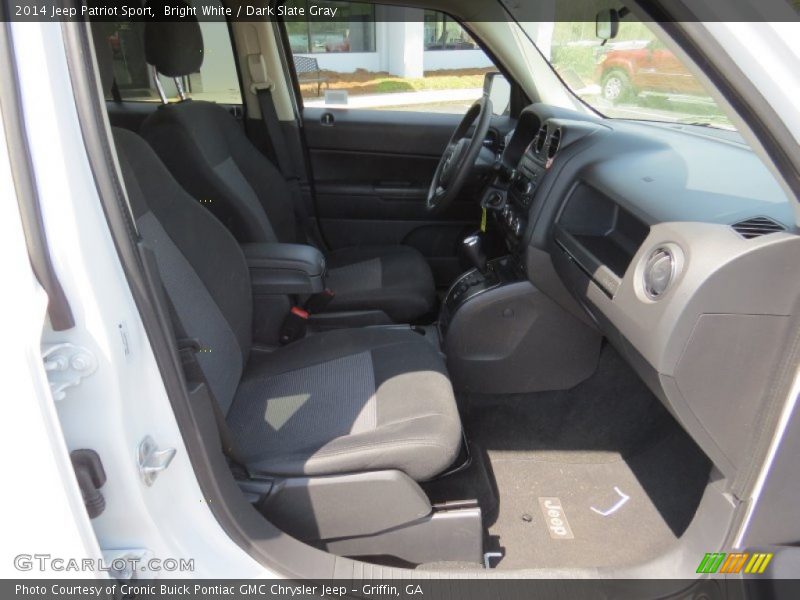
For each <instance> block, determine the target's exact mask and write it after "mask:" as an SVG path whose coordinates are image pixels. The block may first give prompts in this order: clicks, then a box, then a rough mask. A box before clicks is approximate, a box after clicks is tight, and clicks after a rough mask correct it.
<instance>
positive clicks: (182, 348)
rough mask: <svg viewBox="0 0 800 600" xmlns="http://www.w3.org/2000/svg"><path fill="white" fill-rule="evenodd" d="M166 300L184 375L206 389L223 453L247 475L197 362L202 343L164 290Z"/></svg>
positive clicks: (187, 380)
mask: <svg viewBox="0 0 800 600" xmlns="http://www.w3.org/2000/svg"><path fill="white" fill-rule="evenodd" d="M163 293H164V298H165V299H166V303H167V308H168V309H169V316H170V321H172V332H173V334H174V336H175V341H176V343H177V346H178V356H180V359H181V366H182V367H183V375H184V377H185V378H186V383H187V384H191V383H194V384H202V385H203V386H204V387H205V389H206V397H207V398H208V400H209V402H210V403H211V410H213V411H214V420H215V421H216V423H217V431H218V432H219V439H220V442H221V444H222V453H223V454H224V455H225V457H226V458H227V459H228V460H229V461H230V462H231V463H232V465H233V466H235V467H237V468H238V469H241V470H242V471H244V473H247V468H246V467H245V461H244V460H243V459H242V454H241V452H240V451H239V446H238V445H237V443H236V440H235V439H234V437H233V432H232V431H231V428H230V427H229V426H228V422H227V421H226V420H225V415H224V414H223V413H222V409H221V408H220V406H219V402H217V399H216V398H215V397H214V391H213V390H212V389H211V386H210V385H209V384H208V379H206V375H205V373H204V372H203V368H202V367H201V366H200V362H199V361H198V360H197V353H198V352H199V351H200V342H199V341H198V340H196V339H194V338H190V337H188V335H187V334H186V330H185V329H184V327H183V323H182V322H181V320H180V317H179V316H178V312H177V311H176V310H175V305H174V304H173V303H172V298H170V297H169V294H168V293H167V290H166V289H164V291H163Z"/></svg>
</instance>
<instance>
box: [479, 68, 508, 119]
mask: <svg viewBox="0 0 800 600" xmlns="http://www.w3.org/2000/svg"><path fill="white" fill-rule="evenodd" d="M483 95H484V96H488V97H489V100H491V101H492V109H493V111H494V114H496V115H505V114H508V112H509V110H510V109H511V84H510V83H509V82H508V80H507V79H506V78H505V77H504V76H503V74H502V73H498V72H497V71H493V72H491V73H486V75H484V77H483Z"/></svg>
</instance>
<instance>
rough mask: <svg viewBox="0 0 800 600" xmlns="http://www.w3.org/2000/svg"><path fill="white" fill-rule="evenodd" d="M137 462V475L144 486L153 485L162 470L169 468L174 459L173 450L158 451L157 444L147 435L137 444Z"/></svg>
mask: <svg viewBox="0 0 800 600" xmlns="http://www.w3.org/2000/svg"><path fill="white" fill-rule="evenodd" d="M137 457H138V458H137V461H138V463H139V475H141V477H142V481H144V483H145V485H148V486H150V485H153V482H154V481H155V480H156V477H158V474H159V473H161V471H163V470H164V469H166V468H167V467H168V466H169V463H171V462H172V459H173V458H175V448H165V449H164V450H159V449H158V444H156V442H155V440H153V438H152V437H150V436H149V435H147V436H145V438H144V439H143V440H142V441H141V442H140V443H139V449H138V451H137Z"/></svg>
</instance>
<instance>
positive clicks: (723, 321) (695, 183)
mask: <svg viewBox="0 0 800 600" xmlns="http://www.w3.org/2000/svg"><path fill="white" fill-rule="evenodd" d="M526 111H528V112H533V113H535V114H537V115H539V119H532V118H531V117H530V116H528V119H529V120H532V121H538V122H539V124H544V125H545V126H546V127H549V128H550V129H551V130H552V129H553V128H557V129H558V130H559V135H560V136H561V139H562V142H561V145H560V147H559V149H558V152H557V153H556V155H555V157H554V158H552V160H550V161H549V162H548V164H547V172H546V174H545V176H544V177H543V178H542V180H541V181H540V182H539V185H538V188H537V189H536V193H535V196H534V198H533V202H532V205H531V207H530V214H529V221H528V229H527V231H526V233H525V237H524V241H525V248H526V250H525V251H526V252H527V253H528V254H529V255H534V254H540V253H541V252H542V251H546V252H547V253H549V255H550V257H551V260H552V263H553V266H554V268H555V272H556V273H557V274H558V276H559V278H560V280H561V281H562V283H563V284H564V286H565V287H566V289H567V290H568V291H569V293H570V294H571V296H572V297H573V298H574V299H575V300H576V301H577V302H578V303H579V304H580V306H582V307H583V310H585V311H586V313H587V314H588V315H590V317H591V319H592V320H593V321H594V322H595V323H596V324H597V325H598V327H599V328H600V329H601V330H602V331H603V333H604V334H605V335H606V337H607V338H608V339H609V340H610V341H611V343H613V344H614V345H615V346H616V347H617V348H618V349H619V350H620V351H621V352H622V354H623V355H624V356H625V357H626V358H627V359H628V361H629V362H630V363H631V365H632V366H633V367H634V368H635V369H636V370H637V372H638V373H639V374H640V376H641V377H642V378H643V379H644V380H645V381H646V382H647V383H648V385H649V386H650V387H651V389H652V390H653V391H654V392H655V393H656V394H657V395H658V396H659V397H660V398H661V399H662V401H663V402H664V404H665V405H666V406H667V408H668V409H669V410H670V411H671V412H672V413H673V414H674V416H675V417H676V418H677V419H678V420H679V421H680V422H681V424H682V425H683V426H684V427H685V428H686V430H687V431H688V432H689V433H690V434H691V435H692V436H693V437H694V439H695V440H696V441H697V443H698V444H699V445H700V446H701V447H702V448H703V450H704V451H705V452H706V453H707V454H708V456H709V457H710V458H711V459H712V460H713V461H714V463H715V464H716V465H717V467H718V468H719V469H720V470H721V471H722V472H723V473H724V474H725V475H726V476H727V477H729V478H733V477H734V476H735V475H736V473H737V471H738V470H739V469H741V467H742V466H743V465H744V464H745V459H746V457H747V451H748V448H749V443H748V442H749V441H750V440H751V439H752V438H753V436H754V435H755V433H756V432H757V431H758V428H759V425H760V419H761V418H762V414H763V407H764V402H765V398H766V395H767V393H768V391H769V389H770V383H771V382H772V380H773V379H774V377H775V373H776V365H779V364H780V358H781V352H782V349H783V347H784V344H785V342H786V341H787V338H788V335H789V333H790V331H792V330H793V325H794V320H793V315H794V314H795V312H796V306H797V302H798V298H800V260H799V259H800V237H798V236H797V235H796V228H795V224H794V221H793V212H792V208H791V205H790V204H789V202H788V201H787V199H786V197H785V195H784V193H783V191H782V190H781V188H780V187H779V186H778V184H777V183H776V182H775V181H774V179H773V178H772V176H771V175H770V173H769V171H768V170H767V169H766V167H765V166H764V165H763V164H762V163H761V162H760V160H759V159H758V157H757V156H756V155H755V154H753V153H752V151H751V150H750V149H749V148H748V147H747V146H746V145H745V144H744V143H743V142H742V141H741V140H740V139H739V138H738V136H737V135H736V134H735V133H733V132H730V133H727V132H712V131H708V130H704V129H702V128H698V127H691V126H682V125H660V124H659V125H656V124H646V123H635V122H623V121H614V120H599V119H598V120H593V119H592V118H587V117H585V116H583V115H580V116H577V115H576V116H575V118H568V117H569V115H564V114H563V112H562V113H559V114H558V115H555V116H554V115H552V114H550V113H549V112H548V109H547V108H546V107H542V106H540V105H534V106H532V107H529V108H528V109H526ZM515 135H523V133H522V132H520V131H519V128H518V131H517V133H516V134H515ZM519 145H520V144H519V142H517V143H516V146H519ZM756 217H758V218H761V219H767V220H768V222H770V223H774V224H775V228H774V229H775V232H765V234H764V235H756V236H753V237H750V236H748V237H745V236H743V235H742V234H741V233H739V232H737V230H735V229H734V228H733V227H732V225H734V224H736V223H739V222H740V221H744V220H747V219H752V218H756ZM665 255H666V256H667V259H665V258H664V256H665ZM528 262H529V264H530V262H531V261H530V260H529V261H528ZM654 265H659V266H660V269H659V270H655V269H654ZM529 277H530V279H531V281H532V283H533V284H534V285H537V287H538V286H539V284H540V283H541V284H542V287H543V288H545V287H546V286H547V284H546V283H545V282H543V281H542V282H539V281H538V279H539V278H540V277H543V275H542V274H541V273H540V272H539V271H537V270H535V269H530V270H529ZM659 278H660V279H659ZM665 281H666V282H667V284H666V289H665V290H664V291H663V292H662V293H660V294H659V295H657V296H653V295H652V292H653V290H654V289H656V288H657V289H660V287H659V286H661V285H663V284H664V282H665ZM654 286H655V287H654ZM651 288H652V289H651Z"/></svg>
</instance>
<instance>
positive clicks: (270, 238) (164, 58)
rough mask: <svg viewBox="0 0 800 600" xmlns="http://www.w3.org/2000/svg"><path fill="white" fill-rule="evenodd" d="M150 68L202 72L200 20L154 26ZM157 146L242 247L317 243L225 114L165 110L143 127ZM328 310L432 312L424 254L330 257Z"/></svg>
mask: <svg viewBox="0 0 800 600" xmlns="http://www.w3.org/2000/svg"><path fill="white" fill-rule="evenodd" d="M145 54H146V59H147V62H148V63H149V64H151V65H153V66H154V67H155V68H156V70H158V72H159V73H161V74H162V75H165V76H167V77H184V76H188V75H189V74H191V73H196V72H197V71H199V70H200V66H201V65H202V62H203V38H202V34H201V31H200V26H199V24H198V23H197V20H196V19H194V20H188V19H187V20H184V21H182V22H180V23H168V22H151V23H148V24H147V26H146V28H145ZM140 134H141V135H142V136H143V137H144V138H145V139H146V140H147V141H148V143H149V144H150V146H152V148H153V149H154V150H155V151H156V153H157V154H158V156H159V157H160V158H161V160H162V161H163V162H164V163H165V164H166V165H167V168H168V169H169V170H170V171H171V173H172V174H173V176H174V177H175V178H176V179H177V180H178V181H179V182H180V184H181V185H182V186H183V188H184V189H186V190H187V191H188V192H189V193H190V194H191V195H192V196H194V197H195V198H196V199H198V200H200V201H202V204H203V206H205V207H206V208H209V209H210V210H211V211H212V212H213V213H214V214H215V215H216V216H217V217H218V218H219V219H220V220H221V221H222V222H223V223H225V224H226V225H227V226H228V228H229V229H230V230H231V231H232V233H234V235H235V236H236V237H237V239H238V241H239V242H240V243H248V242H254V243H260V242H283V243H301V244H309V243H312V245H316V244H313V237H312V236H311V235H306V231H304V229H305V225H306V223H305V219H303V218H298V217H297V215H296V214H295V209H294V205H293V202H292V197H291V190H290V188H289V185H288V184H287V182H286V180H285V179H284V178H283V176H282V175H281V173H280V171H279V170H278V169H277V168H276V167H275V165H273V164H272V163H271V162H270V161H269V160H268V159H267V158H266V157H265V156H264V155H263V154H262V153H261V152H259V150H258V149H257V148H256V147H255V146H254V145H253V144H252V143H251V142H250V140H249V139H248V138H247V136H246V135H245V133H244V131H243V129H242V126H241V125H240V124H239V123H238V122H237V121H236V120H235V119H234V117H233V116H232V115H231V114H230V113H229V112H228V111H227V110H226V109H225V108H224V107H222V106H220V105H218V104H216V103H213V102H205V101H197V100H190V99H187V100H183V101H181V102H176V103H172V104H165V105H162V106H160V107H159V108H158V109H157V110H156V111H155V112H154V113H153V114H151V115H150V116H149V117H148V118H147V119H146V120H145V121H144V123H143V124H142V128H141V130H140ZM320 250H321V251H322V252H323V254H324V255H325V257H326V264H327V279H326V284H327V286H328V287H329V288H330V289H332V290H333V291H334V292H335V294H336V295H335V297H334V299H333V301H332V302H331V303H330V304H329V305H328V306H327V308H326V311H328V312H332V311H335V312H343V311H365V310H378V311H382V312H383V313H385V314H386V315H387V316H388V317H389V319H391V320H392V321H394V322H412V321H415V320H417V319H419V318H420V317H422V316H423V315H425V314H427V313H430V312H431V311H432V310H433V308H434V304H435V299H436V291H435V287H434V279H433V274H432V272H431V268H430V266H429V265H428V263H427V261H426V260H425V258H424V257H423V256H422V254H421V253H420V252H419V251H417V250H416V249H415V248H412V247H410V246H402V245H385V246H355V247H348V248H341V249H337V250H333V251H326V250H325V249H323V248H320Z"/></svg>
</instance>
